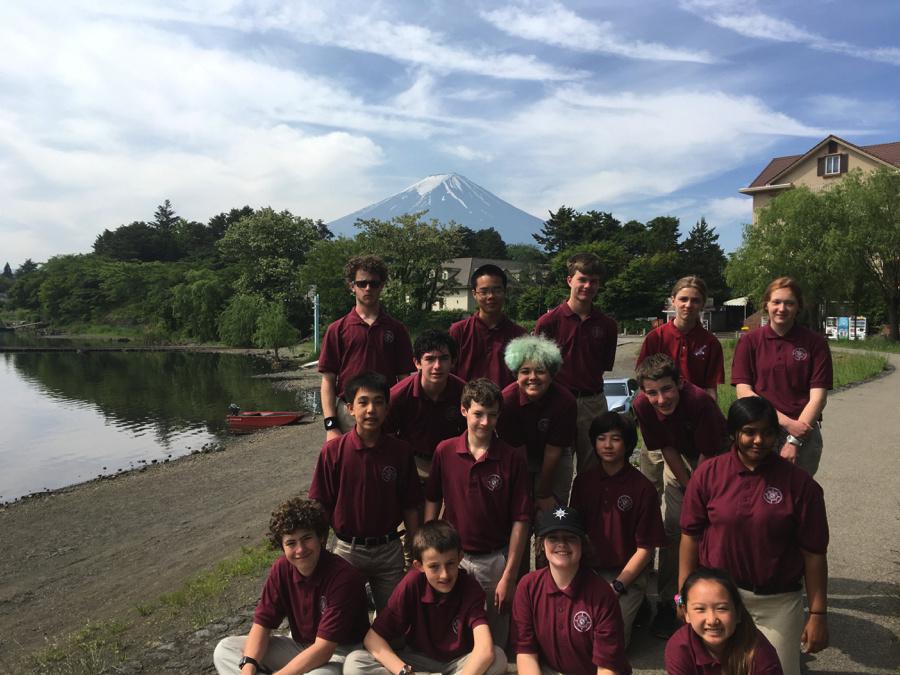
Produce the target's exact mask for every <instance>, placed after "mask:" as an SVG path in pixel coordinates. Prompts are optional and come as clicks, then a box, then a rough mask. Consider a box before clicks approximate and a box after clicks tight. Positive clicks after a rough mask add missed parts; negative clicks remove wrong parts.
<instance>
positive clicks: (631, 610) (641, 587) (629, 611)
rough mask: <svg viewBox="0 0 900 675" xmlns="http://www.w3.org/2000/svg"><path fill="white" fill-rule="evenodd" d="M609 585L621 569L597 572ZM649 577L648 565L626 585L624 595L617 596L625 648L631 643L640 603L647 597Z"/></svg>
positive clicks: (615, 568)
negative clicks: (632, 626)
mask: <svg viewBox="0 0 900 675" xmlns="http://www.w3.org/2000/svg"><path fill="white" fill-rule="evenodd" d="M597 571H598V572H600V574H601V575H602V576H603V578H604V579H606V580H607V581H608V582H609V583H612V582H613V581H615V580H616V579H617V578H618V577H619V575H620V574H621V573H622V568H621V567H614V568H611V569H606V570H597ZM649 577H650V565H647V566H646V567H645V568H644V570H643V571H642V572H641V573H640V574H638V575H637V576H636V577H635V578H634V580H633V581H632V582H631V583H630V584H628V588H626V589H625V590H626V591H628V592H627V593H625V594H624V595H620V596H619V609H621V610H622V620H623V621H624V622H625V646H626V647H627V646H628V643H629V642H630V641H631V625H632V624H633V623H634V619H635V617H637V614H638V610H639V609H640V608H641V603H643V602H644V598H645V597H646V596H647V580H648V579H649Z"/></svg>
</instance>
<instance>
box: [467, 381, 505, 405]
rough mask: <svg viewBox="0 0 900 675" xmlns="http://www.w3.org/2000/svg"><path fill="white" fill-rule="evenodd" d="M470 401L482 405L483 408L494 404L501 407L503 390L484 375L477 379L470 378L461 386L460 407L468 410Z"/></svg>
mask: <svg viewBox="0 0 900 675" xmlns="http://www.w3.org/2000/svg"><path fill="white" fill-rule="evenodd" d="M472 401H475V403H477V404H478V405H483V406H484V407H485V408H491V407H493V406H495V405H499V406H501V407H502V406H503V392H502V391H501V390H500V387H498V386H497V383H496V382H493V381H492V380H489V379H487V378H486V377H480V378H478V379H477V380H472V381H471V382H469V383H467V384H466V386H465V387H463V390H462V407H463V408H465V409H466V410H468V409H469V407H470V406H471V405H472Z"/></svg>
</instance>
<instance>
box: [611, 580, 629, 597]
mask: <svg viewBox="0 0 900 675" xmlns="http://www.w3.org/2000/svg"><path fill="white" fill-rule="evenodd" d="M612 587H613V590H614V591H615V592H616V593H618V594H619V595H625V594H626V593H627V592H628V591H627V590H625V585H624V584H623V583H622V582H621V581H619V580H618V579H616V580H615V581H613V582H612Z"/></svg>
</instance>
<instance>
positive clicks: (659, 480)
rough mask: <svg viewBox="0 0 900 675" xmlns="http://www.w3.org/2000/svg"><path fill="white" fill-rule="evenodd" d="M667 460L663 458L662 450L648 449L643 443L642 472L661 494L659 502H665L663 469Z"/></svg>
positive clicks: (657, 492) (659, 494)
mask: <svg viewBox="0 0 900 675" xmlns="http://www.w3.org/2000/svg"><path fill="white" fill-rule="evenodd" d="M665 466H666V460H665V459H663V454H662V450H648V449H647V446H646V445H641V473H642V474H644V475H645V476H646V477H647V478H648V479H649V480H650V482H651V483H653V487H655V488H656V494H657V495H658V496H659V503H660V504H663V503H664V502H663V487H664V486H663V469H664V468H665Z"/></svg>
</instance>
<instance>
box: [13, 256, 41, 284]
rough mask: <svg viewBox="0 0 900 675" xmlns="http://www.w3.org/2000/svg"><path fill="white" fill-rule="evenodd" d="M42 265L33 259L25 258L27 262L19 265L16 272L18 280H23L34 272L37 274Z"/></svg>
mask: <svg viewBox="0 0 900 675" xmlns="http://www.w3.org/2000/svg"><path fill="white" fill-rule="evenodd" d="M38 267H40V265H39V264H38V263H36V262H34V260H32V259H31V258H25V262H23V263H22V264H21V265H19V267H18V269H17V270H16V279H21V278H22V277H24V276H25V275H26V274H31V273H32V272H36V271H37V269H38Z"/></svg>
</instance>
